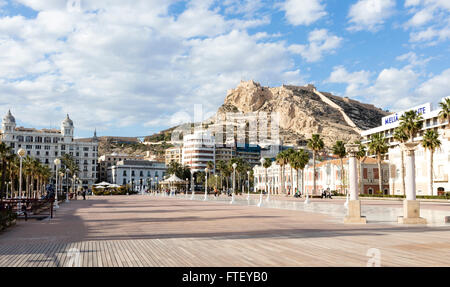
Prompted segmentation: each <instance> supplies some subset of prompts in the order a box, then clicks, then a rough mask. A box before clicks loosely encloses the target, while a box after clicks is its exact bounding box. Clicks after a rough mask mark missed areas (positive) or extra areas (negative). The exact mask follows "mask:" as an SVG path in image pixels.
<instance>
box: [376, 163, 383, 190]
mask: <svg viewBox="0 0 450 287" xmlns="http://www.w3.org/2000/svg"><path fill="white" fill-rule="evenodd" d="M377 162H378V185H379V187H380V192H381V193H383V171H382V170H381V156H378V160H377Z"/></svg>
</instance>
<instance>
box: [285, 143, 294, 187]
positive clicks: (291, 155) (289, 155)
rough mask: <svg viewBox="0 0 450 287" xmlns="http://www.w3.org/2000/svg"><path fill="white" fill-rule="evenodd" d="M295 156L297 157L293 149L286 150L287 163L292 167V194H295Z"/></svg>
mask: <svg viewBox="0 0 450 287" xmlns="http://www.w3.org/2000/svg"><path fill="white" fill-rule="evenodd" d="M295 155H296V151H295V150H294V149H292V148H290V149H288V150H286V159H287V163H288V164H289V166H290V169H291V180H290V181H291V192H292V194H294V174H293V173H294V168H293V167H292V164H293V163H294V161H295Z"/></svg>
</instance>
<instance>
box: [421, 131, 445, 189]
mask: <svg viewBox="0 0 450 287" xmlns="http://www.w3.org/2000/svg"><path fill="white" fill-rule="evenodd" d="M422 146H423V147H424V148H425V149H427V150H429V151H430V173H429V183H428V184H429V185H428V187H429V190H430V194H431V195H433V160H434V159H433V157H434V152H435V151H436V149H438V148H440V147H441V141H440V140H439V135H438V133H437V132H436V131H434V130H427V131H426V132H425V134H424V135H423V138H422Z"/></svg>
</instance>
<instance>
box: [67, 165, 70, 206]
mask: <svg viewBox="0 0 450 287" xmlns="http://www.w3.org/2000/svg"><path fill="white" fill-rule="evenodd" d="M69 172H70V171H69V170H68V169H66V202H70V200H69V195H70V194H69Z"/></svg>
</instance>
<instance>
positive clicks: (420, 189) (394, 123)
mask: <svg viewBox="0 0 450 287" xmlns="http://www.w3.org/2000/svg"><path fill="white" fill-rule="evenodd" d="M410 110H415V111H416V112H417V113H420V114H421V115H422V118H423V119H424V123H423V128H422V130H421V131H420V132H419V133H418V135H417V137H416V138H414V141H416V142H421V141H422V136H423V134H424V133H425V132H426V131H427V130H430V129H433V130H435V131H436V132H437V133H438V134H439V140H440V141H441V147H440V148H439V149H437V150H436V151H435V152H434V156H433V175H432V177H433V190H429V182H430V178H431V167H430V162H431V160H430V159H431V154H430V151H428V150H425V149H424V148H423V147H422V146H421V145H419V146H418V147H417V149H416V152H415V162H416V193H417V195H437V194H439V193H442V192H448V191H450V183H449V178H448V173H449V171H450V164H449V162H450V130H449V129H448V128H447V127H448V122H441V121H440V120H439V119H438V116H439V112H440V109H434V110H433V109H432V105H431V104H430V103H426V104H423V105H420V106H417V107H414V108H411V109H410ZM403 113H404V112H398V113H395V114H392V115H390V116H387V117H384V118H383V119H382V123H381V126H379V127H377V128H374V129H370V130H367V131H363V132H362V134H361V135H362V137H363V139H364V140H363V142H364V143H368V142H369V141H370V137H371V136H372V135H374V134H378V133H381V134H383V135H384V137H385V138H386V140H387V142H388V143H389V145H390V149H389V152H388V154H387V155H386V158H385V159H386V161H388V162H389V188H390V193H391V194H396V195H402V194H403V193H404V190H403V184H402V160H401V159H402V149H401V147H400V143H399V142H397V141H395V139H394V131H395V128H397V127H398V126H399V123H400V116H401V115H402V114H403Z"/></svg>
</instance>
